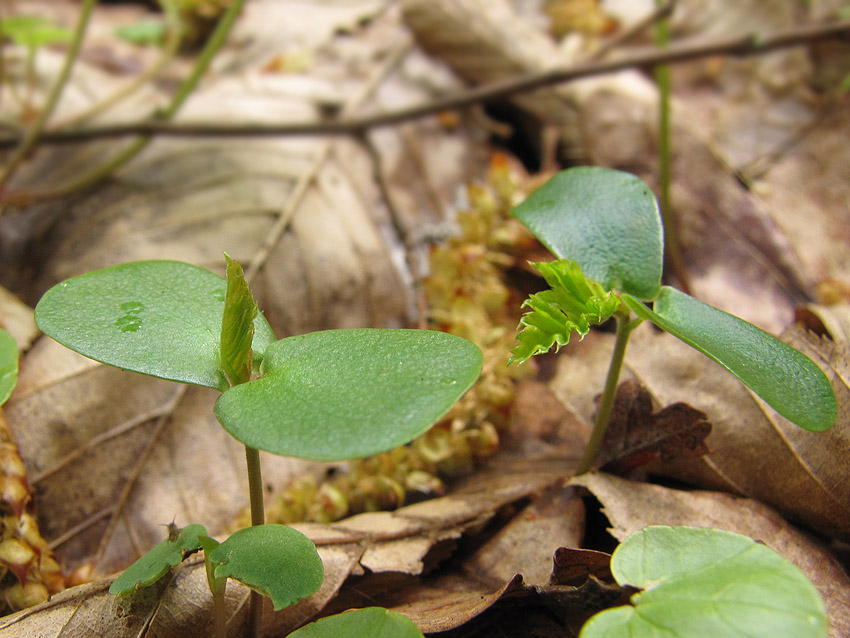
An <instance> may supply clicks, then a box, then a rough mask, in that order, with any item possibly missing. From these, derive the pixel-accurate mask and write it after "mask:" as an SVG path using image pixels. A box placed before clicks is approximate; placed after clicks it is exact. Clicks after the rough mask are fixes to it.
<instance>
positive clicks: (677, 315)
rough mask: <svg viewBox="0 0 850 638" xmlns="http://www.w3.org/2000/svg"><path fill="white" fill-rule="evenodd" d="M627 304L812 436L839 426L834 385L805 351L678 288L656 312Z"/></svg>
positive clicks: (630, 300)
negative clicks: (705, 357)
mask: <svg viewBox="0 0 850 638" xmlns="http://www.w3.org/2000/svg"><path fill="white" fill-rule="evenodd" d="M622 299H623V302H624V303H625V304H626V305H628V306H629V308H631V309H632V310H633V311H634V312H635V313H636V314H637V315H638V316H639V317H640V318H641V319H649V320H650V321H652V322H653V323H655V324H656V325H658V326H659V327H660V328H662V329H663V330H666V331H667V332H669V333H670V334H672V335H674V336H676V337H678V338H679V339H681V340H682V341H684V342H685V343H687V344H688V345H689V346H691V347H692V348H696V349H697V350H699V351H700V352H702V353H703V354H705V355H707V356H709V357H711V358H712V359H714V360H715V361H717V362H718V363H719V364H720V365H722V366H723V367H724V368H726V369H727V370H729V371H730V372H731V373H732V374H734V375H735V376H736V377H738V378H739V379H740V380H741V381H743V382H744V383H745V384H746V385H747V386H749V387H750V388H751V389H752V390H753V392H755V393H756V394H758V395H759V396H760V397H761V398H762V399H764V400H765V401H766V402H767V403H769V404H770V405H771V406H773V408H774V409H775V410H776V411H777V412H779V414H781V415H782V416H784V417H785V418H786V419H788V420H789V421H792V422H793V423H796V424H797V425H799V426H800V427H802V428H804V429H806V430H812V431H821V430H826V429H828V428H829V427H831V426H832V425H833V423H835V419H836V414H837V410H838V408H837V404H836V400H835V393H834V392H833V390H832V386H831V385H830V383H829V379H827V378H826V375H825V374H824V373H823V371H822V370H821V369H820V368H819V367H818V366H817V365H815V363H814V362H813V361H812V360H811V359H809V358H808V357H807V356H806V355H804V354H803V353H802V352H800V351H799V350H796V349H794V348H792V347H791V346H789V345H787V344H785V343H782V342H781V341H780V340H779V339H777V338H776V337H774V336H772V335H770V334H768V333H766V332H765V331H764V330H762V329H760V328H757V327H756V326H754V325H752V324H751V323H748V322H746V321H744V320H743V319H739V318H738V317H736V316H734V315H730V314H729V313H726V312H723V311H722V310H718V309H717V308H714V307H713V306H709V305H708V304H704V303H703V302H701V301H699V300H698V299H694V298H693V297H691V296H690V295H687V294H685V293H683V292H681V291H679V290H676V289H675V288H670V287H668V286H664V287H663V288H662V289H661V292H660V293H659V295H658V298H657V299H656V300H655V303H654V304H653V310H650V309H649V308H647V307H646V306H645V305H644V304H643V303H641V302H640V301H639V300H637V299H635V298H634V297H631V296H630V295H627V294H624V295H623V296H622Z"/></svg>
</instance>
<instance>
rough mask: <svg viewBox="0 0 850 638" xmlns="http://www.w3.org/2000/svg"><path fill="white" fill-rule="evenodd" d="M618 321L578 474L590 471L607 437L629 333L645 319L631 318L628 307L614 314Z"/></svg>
mask: <svg viewBox="0 0 850 638" xmlns="http://www.w3.org/2000/svg"><path fill="white" fill-rule="evenodd" d="M614 317H615V319H616V321H617V340H616V341H615V343H614V351H613V352H612V353H611V363H610V364H609V366H608V376H607V377H606V378H605V389H604V390H603V391H602V397H601V398H600V400H599V407H598V409H597V410H596V418H595V419H594V421H593V431H592V432H591V433H590V440H589V441H588V442H587V446H586V447H585V448H584V454H583V456H582V458H581V461H580V462H579V464H578V467H577V468H576V475H579V474H584V473H585V472H589V471H590V470H591V469H592V468H593V462H594V461H595V460H596V456H597V455H598V454H599V449H600V448H601V447H602V439H603V438H605V430H606V429H607V428H608V421H609V419H610V418H611V410H612V409H613V407H614V396H615V395H616V394H617V383H618V382H619V380H620V371H621V370H622V368H623V360H624V359H625V357H626V345H627V344H628V342H629V335H630V334H631V332H632V330H634V329H635V328H636V327H637V326H638V325H639V324H640V323H641V322H642V321H643V320H642V319H635V320H634V321H632V320H631V313H630V312H629V310H628V309H621V310H618V311H617V313H616V314H615V315H614Z"/></svg>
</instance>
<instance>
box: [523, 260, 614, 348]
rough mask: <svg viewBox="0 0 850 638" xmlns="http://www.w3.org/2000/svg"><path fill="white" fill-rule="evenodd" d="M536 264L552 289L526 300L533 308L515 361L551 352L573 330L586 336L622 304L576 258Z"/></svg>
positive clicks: (526, 305) (559, 345)
mask: <svg viewBox="0 0 850 638" xmlns="http://www.w3.org/2000/svg"><path fill="white" fill-rule="evenodd" d="M532 266H534V267H535V268H536V269H537V271H538V272H540V274H541V275H543V278H544V279H545V280H546V283H548V284H549V285H550V286H551V289H550V290H544V291H543V292H539V293H535V294H533V295H531V297H529V298H528V299H526V300H525V301H524V302H523V304H522V305H523V307H524V308H525V307H529V308H531V311H530V312H527V313H526V314H525V315H523V317H522V319H521V320H520V327H521V330H520V332H519V334H518V335H517V345H516V347H515V348H514V349H513V352H512V354H511V361H519V362H523V361H525V360H526V359H528V358H529V357H531V356H533V355H535V354H538V353H542V352H548V351H549V350H550V349H551V348H552V346H553V345H554V346H555V348H556V350H557V349H559V348H560V347H561V346H564V345H566V344H568V343H569V342H570V335H571V334H572V333H573V332H575V333H577V334H578V335H579V337H581V338H584V336H585V335H586V334H587V333H588V331H589V330H590V326H591V325H594V324H600V323H603V322H604V321H606V320H608V319H609V318H610V317H611V316H612V315H613V314H614V312H615V311H616V310H617V307H618V306H619V305H620V300H619V299H618V298H617V296H616V295H614V294H613V293H612V292H610V291H606V290H605V289H604V288H603V287H602V285H601V284H599V283H598V282H596V281H593V280H592V279H588V278H587V277H585V276H584V275H583V274H582V272H581V267H580V266H579V265H578V264H577V263H575V262H574V261H571V260H569V259H559V260H557V261H553V262H551V263H546V262H542V263H535V264H532Z"/></svg>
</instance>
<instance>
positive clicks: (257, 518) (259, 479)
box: [245, 445, 266, 525]
mask: <svg viewBox="0 0 850 638" xmlns="http://www.w3.org/2000/svg"><path fill="white" fill-rule="evenodd" d="M245 460H246V461H247V462H248V493H249V495H250V499H251V525H262V524H264V523H265V522H266V515H265V511H264V509H263V474H262V470H261V469H260V451H259V450H258V449H257V448H253V447H249V446H247V445H246V446H245Z"/></svg>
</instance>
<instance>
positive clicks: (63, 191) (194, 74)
mask: <svg viewBox="0 0 850 638" xmlns="http://www.w3.org/2000/svg"><path fill="white" fill-rule="evenodd" d="M87 2H90V3H91V4H94V0H87ZM244 4H245V0H233V2H232V4H231V5H230V6H229V7H228V8H227V11H226V12H225V13H224V15H222V17H221V19H220V20H219V22H218V24H217V25H216V28H215V30H214V31H213V33H212V35H211V36H210V38H209V40H207V43H206V45H205V46H204V48H203V50H202V51H201V53H200V54H199V55H198V59H197V61H196V62H195V66H194V67H193V68H192V71H191V72H190V73H189V76H188V77H187V78H186V79H185V80H183V83H182V84H181V85H180V86H179V87H178V89H177V92H176V93H175V94H174V95H173V96H172V98H171V101H170V102H169V103H168V105H167V106H166V107H165V108H163V109H158V110H157V111H156V112H155V113H154V115H153V117H154V119H156V120H160V121H168V120H170V119H171V118H172V117H173V116H174V115H175V114H176V113H177V111H178V110H180V107H181V106H183V103H184V102H185V101H186V99H187V98H188V97H189V96H190V95H191V94H192V92H193V91H194V90H195V87H197V85H198V83H199V82H200V80H201V78H202V77H203V75H204V74H205V73H206V72H207V69H209V66H210V64H211V63H212V60H213V58H214V57H215V55H216V54H217V53H218V51H219V50H220V49H221V48H222V46H224V43H225V42H226V41H227V36H228V35H229V34H230V31H231V30H232V28H233V25H234V24H235V23H236V19H237V18H238V17H239V14H240V13H241V12H242V7H243V5H244ZM151 139H152V136H151V135H142V136H141V137H139V138H138V139H136V140H134V141H133V142H130V144H128V145H127V146H126V147H124V148H123V149H122V150H120V151H119V152H118V153H117V154H116V155H114V156H113V157H111V158H110V159H108V160H106V162H104V163H103V164H101V165H100V166H98V167H97V168H95V169H94V170H92V171H91V172H89V173H88V174H86V175H83V176H82V177H79V178H78V179H76V180H75V181H73V182H71V183H69V184H65V185H60V186H57V187H54V188H49V189H46V190H44V191H39V192H33V193H21V192H19V193H14V194H9V195H7V196H6V197H5V200H6V201H7V202H8V203H13V204H17V203H19V202H32V201H35V200H44V199H52V198H56V197H64V196H66V195H69V194H70V193H73V192H76V191H78V190H82V189H85V188H90V187H91V186H94V185H95V184H98V183H100V182H101V181H103V180H104V179H107V178H108V177H109V176H110V175H112V174H113V173H114V172H115V171H117V170H118V169H119V168H121V167H122V166H124V165H125V164H127V163H128V162H129V161H130V160H132V159H133V158H134V157H136V155H138V154H139V153H140V152H141V151H142V150H143V149H144V148H145V147H146V146H147V145H148V143H149V142H150V141H151ZM0 201H2V200H0Z"/></svg>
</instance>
